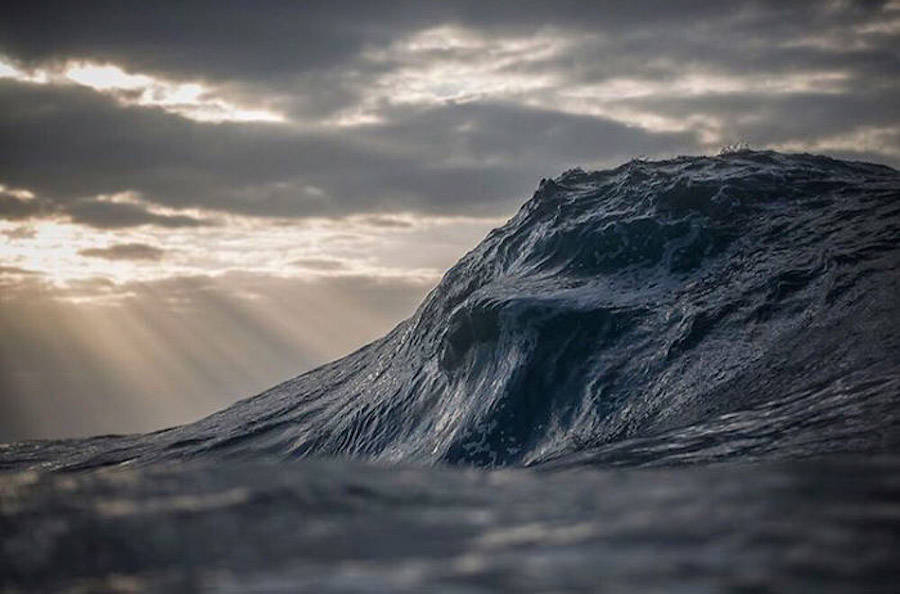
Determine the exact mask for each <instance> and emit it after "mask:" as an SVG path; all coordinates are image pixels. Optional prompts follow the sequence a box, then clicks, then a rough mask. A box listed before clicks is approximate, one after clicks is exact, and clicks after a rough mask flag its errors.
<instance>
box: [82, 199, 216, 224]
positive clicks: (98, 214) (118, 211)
mask: <svg viewBox="0 0 900 594" xmlns="http://www.w3.org/2000/svg"><path fill="white" fill-rule="evenodd" d="M64 210H65V212H66V214H68V215H69V216H70V217H71V219H72V221H74V222H76V223H81V224H84V225H89V226H91V227H96V228H98V229H120V228H123V227H137V226H140V225H155V226H157V227H170V228H174V227H200V226H204V225H210V224H213V222H212V221H208V220H203V219H198V218H195V217H189V216H185V215H160V214H156V213H152V212H150V211H148V210H147V209H146V208H144V207H143V206H140V205H137V204H129V203H122V202H103V201H99V200H78V201H76V202H74V203H72V204H68V205H66V207H65V209H64Z"/></svg>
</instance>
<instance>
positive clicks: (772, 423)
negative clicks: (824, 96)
mask: <svg viewBox="0 0 900 594" xmlns="http://www.w3.org/2000/svg"><path fill="white" fill-rule="evenodd" d="M898 272H900V173H898V172H897V171H896V170H894V169H891V168H888V167H884V166H879V165H872V164H865V163H857V162H846V161H838V160H834V159H830V158H826V157H822V156H812V155H784V154H779V153H774V152H750V151H746V152H740V153H734V154H729V155H723V156H719V157H679V158H676V159H673V160H669V161H660V162H646V161H632V162H630V163H627V164H625V165H623V166H621V167H618V168H616V169H612V170H608V171H599V172H591V173H588V172H585V171H582V170H578V169H576V170H572V171H568V172H566V173H564V174H563V175H562V176H560V177H559V178H557V179H554V180H544V181H542V182H541V185H540V187H539V189H538V190H537V192H535V194H534V196H533V197H532V198H531V200H529V201H528V202H527V203H526V204H525V205H524V206H523V207H522V208H521V210H520V211H519V212H518V213H517V214H516V215H515V216H514V217H513V218H512V219H511V220H510V221H509V222H508V223H507V224H506V225H504V226H503V227H501V228H499V229H495V230H494V231H492V232H491V233H490V234H489V235H488V236H487V238H486V239H485V240H484V241H483V242H482V243H481V244H480V245H478V246H477V247H476V248H475V249H474V250H472V251H471V252H469V253H468V254H467V255H466V256H464V257H463V258H462V259H461V260H460V261H459V262H458V263H457V264H456V265H455V266H454V267H453V268H452V269H450V270H449V271H448V272H447V274H446V275H445V277H444V278H443V280H442V281H441V283H440V284H439V285H438V286H437V287H436V288H435V289H434V290H433V291H432V292H431V294H430V295H429V296H428V297H427V298H426V300H425V301H424V303H423V304H422V305H421V306H420V307H419V309H418V311H417V312H416V313H415V315H413V316H412V317H411V318H410V319H409V320H406V321H405V322H403V323H401V324H400V325H399V326H397V328H395V329H394V330H393V331H392V332H391V333H390V334H388V335H387V336H385V337H384V338H382V339H380V340H378V341H376V342H374V343H372V344H370V345H368V346H366V347H364V348H362V349H361V350H359V351H357V352H355V353H353V354H351V355H349V356H347V357H345V358H343V359H340V360H338V361H335V362H333V363H331V364H328V365H325V366H323V367H321V368H318V369H316V370H314V371H311V372H309V373H306V374H304V375H301V376H299V377H296V378H294V379H291V380H289V381H287V382H285V383H283V384H281V385H279V386H276V387H274V388H272V389H270V390H268V391H267V392H264V393H263V394H260V395H259V396H256V397H254V398H250V399H247V400H244V401H241V402H239V403H237V404H236V405H234V406H232V407H231V408H228V409H226V410H224V411H222V412H219V413H217V414H215V415H212V416H210V417H208V418H206V419H203V420H201V421H199V422H197V423H194V424H191V425H186V426H183V427H178V428H174V429H170V430H166V431H162V432H158V433H154V434H150V435H145V436H136V437H107V438H97V439H94V440H88V441H83V440H82V441H79V442H77V444H76V445H73V444H72V443H71V442H59V443H56V444H43V445H40V446H38V445H34V444H32V445H30V446H25V445H22V446H20V447H17V448H16V449H15V452H14V453H15V456H16V457H17V459H18V460H19V461H20V462H22V461H27V460H31V461H32V462H36V461H40V460H45V461H46V460H48V459H53V460H56V461H57V463H56V464H57V466H62V467H70V468H72V467H79V466H95V465H102V464H111V463H116V462H122V461H125V460H137V461H159V460H168V459H193V458H203V457H226V458H240V457H248V456H258V455H260V454H265V455H270V456H275V457H282V458H297V457H308V456H333V455H337V456H344V457H350V458H360V459H367V460H378V461H386V462H396V461H404V462H415V463H426V464H431V463H452V464H474V465H480V466H505V465H533V464H539V463H545V462H552V463H553V464H563V465H565V464H584V463H598V464H599V463H604V464H616V463H625V464H644V463H654V462H658V461H663V462H665V463H671V462H684V461H699V460H718V459H727V458H732V457H736V456H746V457H754V456H792V455H811V454H817V453H823V452H833V451H872V450H883V449H886V448H887V449H896V446H897V445H898V443H900V421H898V420H897V414H896V411H897V410H898V406H897V405H898V403H900V274H898ZM29 448H31V449H30V450H29ZM4 457H5V459H6V460H7V462H6V463H7V465H9V464H10V463H9V462H8V461H9V459H10V457H11V454H10V452H6V453H5V454H4Z"/></svg>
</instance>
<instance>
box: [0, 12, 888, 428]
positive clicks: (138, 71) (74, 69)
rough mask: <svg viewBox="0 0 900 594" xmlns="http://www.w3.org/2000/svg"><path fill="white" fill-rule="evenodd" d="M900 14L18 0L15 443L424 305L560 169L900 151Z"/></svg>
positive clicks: (4, 172) (173, 395) (230, 394)
mask: <svg viewBox="0 0 900 594" xmlns="http://www.w3.org/2000/svg"><path fill="white" fill-rule="evenodd" d="M898 74H900V2H898V1H897V0H892V1H890V2H838V1H835V2H823V1H818V2H809V3H804V2H799V1H791V2H783V1H780V2H744V3H740V2H717V1H716V2H674V1H661V2H640V1H635V0H631V1H629V2H608V3H604V2H598V1H590V2H563V1H554V2H528V1H516V2H504V3H501V2H487V1H485V0H479V1H472V2H435V3H429V2H399V1H392V2H385V3H381V2H371V1H366V2H358V3H357V2H336V1H330V2H321V3H319V2H289V3H287V2H286V3H276V2H264V3H261V2H227V1H221V0H220V1H216V2H208V3H207V2H192V3H190V4H188V3H172V4H171V5H169V6H164V5H163V3H159V2H121V1H115V2H104V3H91V2H60V3H50V2H19V3H15V4H14V5H10V6H5V7H4V16H3V18H2V19H0V246H2V249H0V397H2V400H0V441H4V440H11V439H20V438H31V437H51V436H71V435H85V434H92V433H100V432H104V433H108V432H131V431H145V430H150V429H156V428H160V427H163V426H166V425H170V424H173V423H180V422H185V421H188V420H192V419H194V418H197V417H198V416H200V415H203V414H206V413H209V412H212V411H213V410H215V409H218V408H220V407H222V406H225V405H227V404H229V403H231V402H233V401H234V400H235V399H237V398H239V397H243V396H248V395H251V394H253V393H255V392H258V391H260V390H262V389H264V388H266V387H268V386H270V385H272V384H274V383H277V382H278V381H280V380H283V379H287V378H288V377H290V376H293V375H295V374H297V373H299V372H301V371H304V370H306V369H309V368H311V367H312V366H315V365H317V364H319V363H322V362H324V361H327V360H329V359H332V358H335V357H337V356H340V355H341V354H345V353H346V352H348V351H350V350H352V349H354V348H356V347H358V346H361V345H362V344H363V343H365V342H366V341H368V340H371V339H373V338H375V337H377V336H379V335H380V334H382V333H384V332H385V331H387V330H389V329H390V327H391V326H392V325H394V324H395V323H396V322H398V321H399V320H400V319H402V318H404V317H406V316H408V315H409V314H410V313H412V311H413V310H414V308H415V306H416V304H417V303H418V301H419V300H420V299H421V297H422V296H423V295H424V294H425V292H427V290H428V289H429V288H430V287H432V286H433V285H434V284H435V283H436V282H437V280H438V279H439V278H440V275H441V274H442V272H443V271H444V270H446V268H448V267H449V266H450V265H452V264H453V263H454V262H455V261H456V259H457V258H458V257H459V256H460V255H462V253H464V252H465V251H466V250H468V249H470V248H471V247H473V246H474V245H475V244H476V243H477V242H478V241H479V239H480V238H481V237H482V236H483V235H484V234H485V233H486V232H487V231H488V230H489V229H490V228H492V227H495V226H497V225H499V224H501V223H502V222H503V221H504V220H505V218H507V217H509V216H510V215H511V214H512V213H513V212H514V211H515V209H516V208H517V207H518V206H519V205H520V204H521V203H522V202H524V201H525V200H526V199H527V198H528V197H529V196H530V194H531V192H532V191H533V190H534V189H535V187H536V185H537V182H538V180H540V178H542V177H553V176H556V175H558V174H559V173H561V172H562V171H563V170H565V169H569V168H572V167H575V166H581V167H585V168H599V167H608V166H615V165H618V164H620V163H621V162H623V161H627V160H629V159H631V158H633V157H636V156H646V157H649V158H656V157H669V156H674V155H678V154H698V153H713V152H717V151H718V149H719V148H720V147H721V146H722V145H725V144H729V143H733V142H736V141H745V142H748V143H749V144H750V145H751V146H752V147H753V148H774V149H779V150H786V151H810V152H820V153H826V154H830V155H834V156H839V157H847V158H854V159H864V160H871V161H876V162H881V163H885V164H888V165H892V166H894V167H897V166H898V165H900V93H898V88H900V77H898Z"/></svg>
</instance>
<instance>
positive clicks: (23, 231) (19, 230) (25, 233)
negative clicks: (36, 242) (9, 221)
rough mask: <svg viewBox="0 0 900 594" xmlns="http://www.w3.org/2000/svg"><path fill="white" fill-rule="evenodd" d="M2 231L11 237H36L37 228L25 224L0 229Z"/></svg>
mask: <svg viewBox="0 0 900 594" xmlns="http://www.w3.org/2000/svg"><path fill="white" fill-rule="evenodd" d="M0 233H2V234H3V235H5V236H6V237H8V238H9V239H34V237H35V236H36V235H37V230H36V229H34V228H33V227H28V226H25V225H23V226H20V227H13V228H12V229H5V230H3V231H0Z"/></svg>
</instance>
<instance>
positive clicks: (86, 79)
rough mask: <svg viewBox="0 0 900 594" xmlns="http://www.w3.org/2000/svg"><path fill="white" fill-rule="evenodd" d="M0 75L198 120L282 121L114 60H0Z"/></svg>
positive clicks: (209, 91)
mask: <svg viewBox="0 0 900 594" xmlns="http://www.w3.org/2000/svg"><path fill="white" fill-rule="evenodd" d="M0 78H11V79H14V80H17V81H22V82H30V83H35V84H77V85H81V86H85V87H89V88H91V89H94V90H95V91H97V92H98V93H104V94H108V95H111V96H112V97H114V98H115V99H116V100H117V101H118V102H119V103H121V104H122V105H133V106H139V107H158V108H160V109H163V110H165V111H167V112H169V113H173V114H177V115H180V116H182V117H185V118H188V119H191V120H196V121H198V122H210V123H216V122H268V123H283V122H285V121H286V119H285V117H284V116H283V115H282V114H279V113H276V112H274V111H269V110H267V109H252V108H248V107H244V106H239V105H236V104H234V103H231V102H230V101H228V100H226V99H224V98H222V97H218V96H216V94H215V92H214V90H212V89H210V88H207V87H205V86H204V85H203V84H201V83H198V82H190V83H180V82H173V81H168V80H165V79H161V78H155V77H152V76H149V75H146V74H131V73H128V72H125V71H124V70H123V69H122V68H120V67H118V66H116V65H114V64H97V63H94V62H80V61H72V62H69V63H67V64H66V65H65V66H62V67H56V68H54V69H36V70H34V71H33V72H26V71H24V70H20V69H19V68H16V67H15V66H14V65H12V64H10V63H9V62H4V61H2V60H0Z"/></svg>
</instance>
